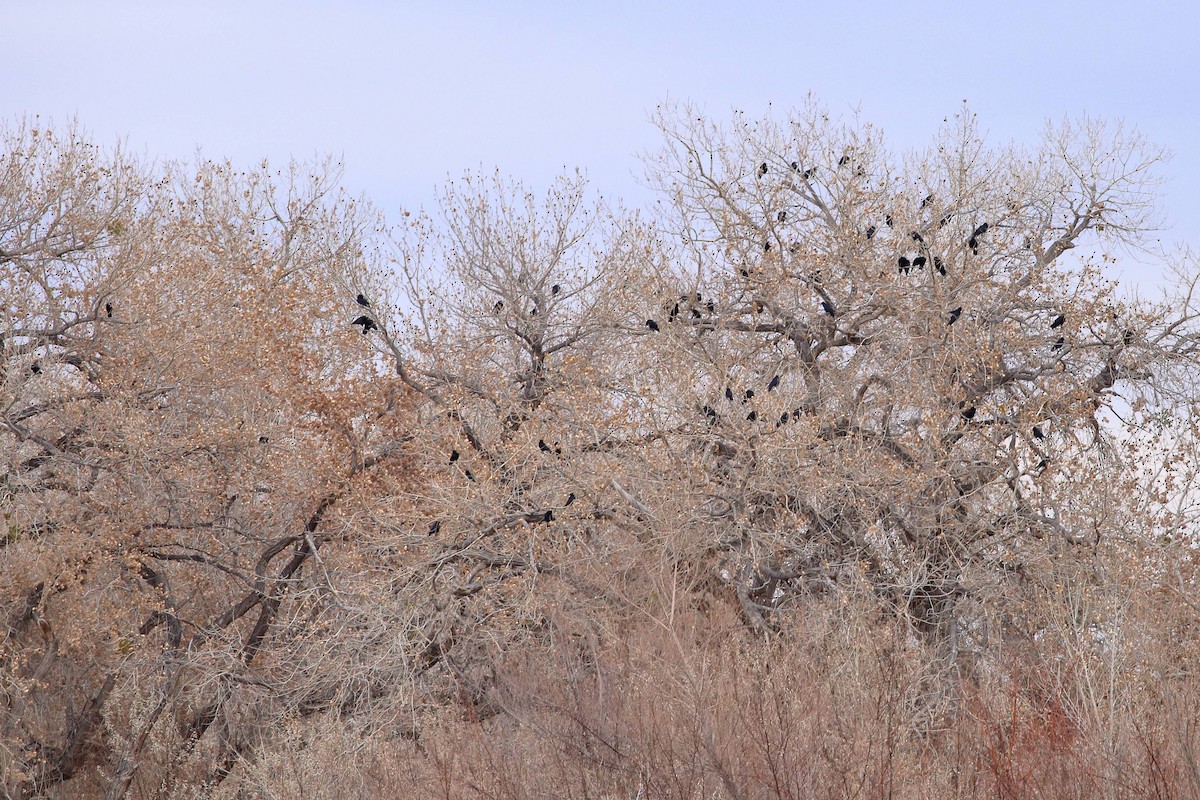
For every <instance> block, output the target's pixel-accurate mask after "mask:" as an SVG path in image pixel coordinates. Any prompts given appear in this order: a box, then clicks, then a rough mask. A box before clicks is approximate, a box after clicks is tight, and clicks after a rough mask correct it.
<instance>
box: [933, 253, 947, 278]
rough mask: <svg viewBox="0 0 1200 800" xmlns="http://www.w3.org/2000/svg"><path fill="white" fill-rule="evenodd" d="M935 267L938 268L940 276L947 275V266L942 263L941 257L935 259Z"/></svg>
mask: <svg viewBox="0 0 1200 800" xmlns="http://www.w3.org/2000/svg"><path fill="white" fill-rule="evenodd" d="M933 266H934V267H936V268H937V271H938V275H945V274H946V265H945V264H943V263H942V259H941V256H934V257H933Z"/></svg>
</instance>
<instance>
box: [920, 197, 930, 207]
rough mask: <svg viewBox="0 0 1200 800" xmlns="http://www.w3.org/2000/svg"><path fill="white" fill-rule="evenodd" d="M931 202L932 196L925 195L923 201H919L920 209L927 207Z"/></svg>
mask: <svg viewBox="0 0 1200 800" xmlns="http://www.w3.org/2000/svg"><path fill="white" fill-rule="evenodd" d="M932 202H933V195H931V194H930V195H926V196H925V199H924V200H922V201H921V208H924V207H925V206H927V205H929V204H930V203H932Z"/></svg>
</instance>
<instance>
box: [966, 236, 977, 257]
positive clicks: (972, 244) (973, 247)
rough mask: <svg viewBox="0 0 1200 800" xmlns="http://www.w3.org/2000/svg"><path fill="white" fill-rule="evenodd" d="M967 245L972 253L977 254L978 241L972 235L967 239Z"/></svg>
mask: <svg viewBox="0 0 1200 800" xmlns="http://www.w3.org/2000/svg"><path fill="white" fill-rule="evenodd" d="M967 247H969V248H971V252H972V253H974V254H975V255H979V241H978V240H977V239H976V238H975V237H974V236H972V237H971V238H970V239H967Z"/></svg>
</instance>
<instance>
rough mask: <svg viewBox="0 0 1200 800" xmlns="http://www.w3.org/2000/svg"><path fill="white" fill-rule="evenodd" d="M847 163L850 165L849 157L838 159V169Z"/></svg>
mask: <svg viewBox="0 0 1200 800" xmlns="http://www.w3.org/2000/svg"><path fill="white" fill-rule="evenodd" d="M849 163H850V156H842V157H841V158H839V159H838V166H839V167H844V166H846V165H847V164H849Z"/></svg>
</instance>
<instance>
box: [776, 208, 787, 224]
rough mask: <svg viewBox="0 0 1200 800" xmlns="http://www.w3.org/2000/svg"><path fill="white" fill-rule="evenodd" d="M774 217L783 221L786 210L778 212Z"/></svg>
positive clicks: (785, 217)
mask: <svg viewBox="0 0 1200 800" xmlns="http://www.w3.org/2000/svg"><path fill="white" fill-rule="evenodd" d="M775 219H777V220H778V221H780V222H783V221H784V220H786V219H787V212H786V211H780V212H779V213H778V214H776V215H775Z"/></svg>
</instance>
